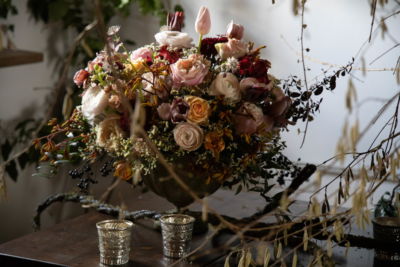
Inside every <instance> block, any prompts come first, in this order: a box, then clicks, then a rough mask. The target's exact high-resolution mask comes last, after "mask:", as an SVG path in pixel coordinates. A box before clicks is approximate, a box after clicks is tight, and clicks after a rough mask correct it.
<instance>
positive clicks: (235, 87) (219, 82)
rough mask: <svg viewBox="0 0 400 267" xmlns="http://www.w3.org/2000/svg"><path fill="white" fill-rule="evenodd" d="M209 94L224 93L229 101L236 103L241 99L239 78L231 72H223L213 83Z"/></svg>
mask: <svg viewBox="0 0 400 267" xmlns="http://www.w3.org/2000/svg"><path fill="white" fill-rule="evenodd" d="M209 94H210V95H213V96H217V95H223V96H224V97H225V99H226V100H228V101H229V102H232V103H236V102H238V101H239V100H240V89H239V80H238V79H237V78H236V76H235V75H234V74H232V73H230V72H221V73H219V74H218V75H217V77H215V79H214V81H213V82H212V83H211V86H210V90H209Z"/></svg>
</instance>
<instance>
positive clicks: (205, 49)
mask: <svg viewBox="0 0 400 267" xmlns="http://www.w3.org/2000/svg"><path fill="white" fill-rule="evenodd" d="M226 42H228V38H227V37H216V38H204V39H203V40H201V47H200V53H201V54H202V55H204V56H205V57H207V58H211V57H214V56H216V55H218V51H217V49H215V44H218V43H226Z"/></svg>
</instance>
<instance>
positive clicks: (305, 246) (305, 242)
mask: <svg viewBox="0 0 400 267" xmlns="http://www.w3.org/2000/svg"><path fill="white" fill-rule="evenodd" d="M307 248H308V232H307V228H304V234H303V250H304V251H307Z"/></svg>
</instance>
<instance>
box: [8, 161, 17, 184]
mask: <svg viewBox="0 0 400 267" xmlns="http://www.w3.org/2000/svg"><path fill="white" fill-rule="evenodd" d="M6 172H7V174H8V175H9V176H10V178H11V179H12V180H13V181H14V182H16V181H17V178H18V170H17V164H16V163H15V160H12V161H10V162H9V163H8V164H7V165H6Z"/></svg>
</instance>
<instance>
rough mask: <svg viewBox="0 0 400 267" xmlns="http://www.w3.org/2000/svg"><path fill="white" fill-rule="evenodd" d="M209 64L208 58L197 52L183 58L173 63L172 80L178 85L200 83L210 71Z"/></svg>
mask: <svg viewBox="0 0 400 267" xmlns="http://www.w3.org/2000/svg"><path fill="white" fill-rule="evenodd" d="M209 64H210V63H209V61H208V60H205V59H204V58H203V56H201V55H197V54H192V55H190V56H189V57H188V58H181V59H179V60H178V61H177V62H175V63H174V64H172V65H171V71H172V80H173V81H174V84H175V85H178V86H179V85H188V86H193V85H197V84H200V83H202V82H203V79H204V77H205V76H206V75H207V73H208V69H209Z"/></svg>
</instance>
